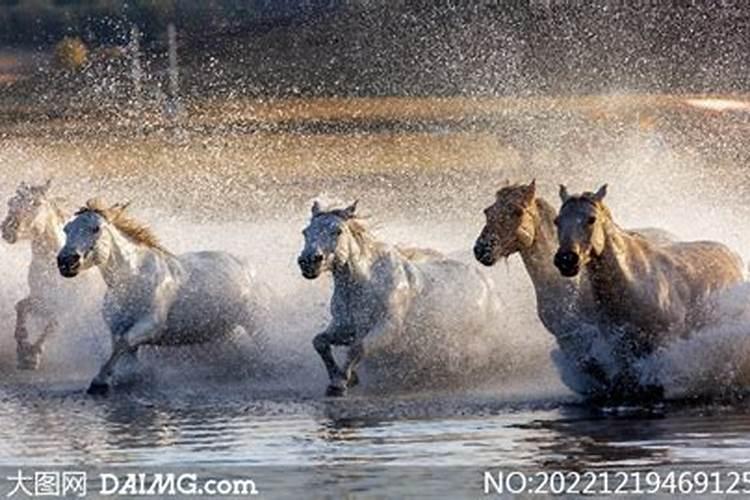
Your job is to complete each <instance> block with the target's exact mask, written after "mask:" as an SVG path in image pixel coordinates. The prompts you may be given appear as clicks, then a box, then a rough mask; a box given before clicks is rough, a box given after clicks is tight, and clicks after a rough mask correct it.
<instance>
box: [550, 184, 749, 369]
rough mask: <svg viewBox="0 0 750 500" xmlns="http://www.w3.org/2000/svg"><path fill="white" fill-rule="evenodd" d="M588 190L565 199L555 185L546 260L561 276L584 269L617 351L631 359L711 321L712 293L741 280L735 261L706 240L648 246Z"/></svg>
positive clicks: (649, 243)
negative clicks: (552, 249) (554, 240)
mask: <svg viewBox="0 0 750 500" xmlns="http://www.w3.org/2000/svg"><path fill="white" fill-rule="evenodd" d="M606 193H607V186H606V185H605V186H602V187H601V188H600V189H599V190H598V191H597V192H596V193H591V192H586V193H583V194H581V195H576V196H571V195H569V194H568V191H567V189H566V188H565V186H560V198H561V199H562V207H561V208H560V212H559V215H558V217H557V219H556V220H555V223H556V225H557V230H558V241H559V248H558V250H557V253H556V254H555V257H554V264H555V266H556V267H557V268H558V269H559V271H560V273H561V274H562V275H563V276H565V277H570V278H573V277H577V276H578V275H579V273H580V272H581V270H583V269H585V270H586V275H587V277H588V279H589V281H590V286H591V291H592V293H593V298H594V303H595V305H596V307H597V318H598V320H599V322H600V323H601V324H602V326H603V327H604V329H606V330H607V331H619V332H621V334H622V337H621V339H622V341H621V342H620V348H621V349H622V351H623V353H624V354H627V355H629V357H630V358H631V359H632V358H634V357H635V358H637V357H641V356H643V355H645V354H648V353H650V352H652V351H654V349H655V348H657V347H659V346H660V345H662V344H663V343H664V342H665V341H666V340H668V339H672V338H675V337H680V336H685V335H687V334H688V333H689V332H690V331H692V330H694V329H695V328H699V327H700V326H702V325H704V324H705V323H706V322H707V321H709V320H710V319H711V309H712V307H711V303H712V301H711V299H712V298H713V297H714V295H715V293H716V292H719V291H721V290H723V289H726V288H728V287H730V286H732V285H735V284H737V283H739V282H741V281H742V280H743V267H742V261H741V259H740V258H739V257H738V256H737V255H736V254H735V253H734V252H732V251H731V250H729V248H727V247H726V246H724V245H722V244H720V243H716V242H712V241H695V242H671V243H668V242H662V243H661V244H656V243H654V242H652V241H649V240H648V239H647V238H645V237H643V236H641V235H639V234H637V233H633V232H628V231H625V230H623V229H621V228H620V227H618V226H617V224H615V222H614V220H613V219H612V215H611V213H610V211H609V209H608V208H607V207H606V206H605V205H604V203H603V200H604V197H605V195H606Z"/></svg>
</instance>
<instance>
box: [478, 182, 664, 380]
mask: <svg viewBox="0 0 750 500" xmlns="http://www.w3.org/2000/svg"><path fill="white" fill-rule="evenodd" d="M485 216H486V224H485V226H484V228H483V229H482V232H481V234H480V235H479V237H478V238H477V241H476V244H475V246H474V255H475V257H476V259H477V260H478V261H479V262H481V263H482V264H484V265H487V266H492V265H494V264H495V263H496V262H497V261H498V260H499V259H503V258H508V257H509V256H511V255H513V254H515V253H518V254H520V256H521V259H522V260H523V263H524V266H525V267H526V271H527V272H528V274H529V277H530V278H531V281H532V284H533V285H534V291H535V294H536V305H537V312H538V315H539V319H540V320H541V322H542V324H543V325H544V326H545V328H546V329H547V330H548V331H549V332H550V333H552V335H554V337H555V339H556V341H557V344H558V346H559V347H560V351H561V353H562V355H563V357H564V359H562V360H558V361H559V363H558V365H561V366H560V368H561V371H562V375H563V379H564V381H565V382H566V384H567V385H568V386H570V387H571V388H572V389H574V390H576V391H577V392H581V393H585V394H590V393H592V392H601V391H606V390H607V386H608V384H609V376H608V374H607V373H606V370H605V367H604V366H602V365H603V363H604V362H605V361H609V360H601V359H597V358H598V357H601V356H602V355H606V354H607V351H608V349H607V346H606V345H602V344H601V342H600V341H602V340H603V339H601V336H600V333H599V330H598V329H597V328H596V323H597V320H596V304H595V301H594V298H593V295H592V292H591V288H590V286H589V282H588V280H587V278H586V276H585V272H584V273H581V274H579V275H578V276H576V277H574V278H565V277H563V276H561V275H560V272H559V271H558V270H557V268H556V267H555V265H554V263H553V258H554V255H555V252H556V251H557V247H558V241H557V228H556V227H555V222H554V221H555V218H556V216H557V210H556V209H555V208H553V207H552V205H551V204H549V203H548V202H547V201H545V200H544V199H542V198H540V197H538V196H537V194H536V182H535V181H532V182H531V183H529V184H528V185H526V184H515V185H510V184H509V185H506V186H505V187H503V188H501V189H500V190H498V191H497V193H496V199H495V202H494V203H493V204H492V205H490V206H489V207H487V209H486V210H485ZM629 233H630V234H641V235H644V236H646V237H648V238H649V240H650V241H651V242H652V243H654V244H659V245H661V244H667V243H670V242H671V241H673V240H674V237H673V236H672V235H670V234H669V233H667V232H666V231H663V230H659V229H654V228H643V229H636V230H631V231H629ZM605 344H606V341H605ZM555 357H556V359H557V355H555ZM571 365H572V368H573V369H574V373H569V370H570V368H571ZM581 375H584V376H585V377H584V378H582V377H581Z"/></svg>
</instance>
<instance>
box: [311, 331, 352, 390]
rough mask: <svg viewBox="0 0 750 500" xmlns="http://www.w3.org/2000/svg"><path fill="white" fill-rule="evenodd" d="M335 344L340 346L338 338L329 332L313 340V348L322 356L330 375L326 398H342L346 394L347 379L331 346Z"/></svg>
mask: <svg viewBox="0 0 750 500" xmlns="http://www.w3.org/2000/svg"><path fill="white" fill-rule="evenodd" d="M334 344H338V342H337V341H336V337H335V335H334V334H333V333H332V332H330V331H328V330H326V331H325V332H323V333H320V334H318V335H316V336H315V338H314V339H313V347H314V348H315V350H316V351H317V352H318V354H319V355H320V359H322V360H323V364H324V365H325V367H326V372H327V373H328V382H329V384H328V388H327V389H326V396H342V395H343V394H344V393H345V392H346V377H344V372H342V371H341V369H340V368H339V366H338V365H337V364H336V360H335V359H334V357H333V351H332V349H331V346H332V345H334Z"/></svg>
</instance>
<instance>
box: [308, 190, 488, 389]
mask: <svg viewBox="0 0 750 500" xmlns="http://www.w3.org/2000/svg"><path fill="white" fill-rule="evenodd" d="M355 206H356V205H352V206H350V207H348V208H346V209H334V210H328V211H325V210H322V209H321V208H320V206H319V205H318V204H317V203H316V204H315V205H314V206H313V210H312V218H311V220H310V224H309V225H308V226H307V228H306V229H305V230H304V235H305V248H304V249H303V251H302V253H301V254H300V257H299V259H298V260H299V265H300V268H301V270H302V274H303V275H304V276H305V277H306V278H308V279H314V278H316V277H318V276H319V275H320V274H321V273H322V272H325V271H330V272H331V273H332V274H333V281H334V290H333V297H332V299H331V305H330V308H331V316H332V318H331V322H330V324H329V325H328V327H327V328H326V329H325V331H323V332H322V333H320V334H318V335H317V336H316V337H315V339H314V341H313V345H314V347H315V349H316V351H317V352H318V353H319V354H320V356H321V358H322V360H323V363H324V364H325V367H326V369H327V372H328V377H329V380H330V385H329V387H328V394H329V395H342V394H344V393H345V392H346V389H347V388H348V387H349V386H350V385H352V384H354V383H356V375H355V374H354V369H355V368H356V366H357V365H358V363H359V362H360V361H361V360H362V359H363V357H365V356H366V355H367V354H368V352H370V351H371V350H372V349H373V347H375V346H376V344H378V343H379V342H388V341H395V342H398V339H399V338H400V337H402V335H403V334H404V332H405V330H406V329H409V328H411V327H414V326H415V324H416V323H419V322H420V320H422V319H423V318H426V317H430V318H432V319H436V320H437V321H438V322H439V323H440V324H441V328H439V330H440V331H453V332H460V333H462V334H463V340H462V341H463V342H464V343H465V345H464V346H462V347H463V348H466V349H470V347H467V346H470V345H471V344H472V342H473V341H474V340H475V339H474V338H473V337H474V336H475V335H476V332H477V331H478V330H480V329H482V328H483V327H486V326H487V324H488V320H491V318H493V316H492V315H493V314H494V313H495V312H496V310H497V303H496V301H497V298H496V296H495V294H494V293H493V290H492V286H491V284H490V283H489V282H488V281H487V280H486V278H484V277H483V276H482V275H481V274H479V273H478V272H477V271H476V270H474V269H472V268H470V267H468V266H466V265H464V264H461V263H460V262H457V261H454V260H450V259H447V258H445V257H443V256H442V255H440V254H438V253H437V252H434V251H420V250H416V249H410V250H402V249H399V248H397V247H393V246H389V245H386V244H384V243H381V242H377V241H375V240H374V239H373V238H372V237H371V236H370V234H369V233H368V232H367V231H366V229H365V227H364V225H363V223H362V221H361V220H360V219H358V218H357V217H356V216H355ZM466 313H469V314H466ZM490 324H491V323H490ZM334 345H345V346H348V347H349V352H348V355H347V360H346V363H345V364H344V366H343V367H342V368H341V367H339V366H338V365H337V363H336V361H335V359H334V358H333V354H332V351H331V346H334Z"/></svg>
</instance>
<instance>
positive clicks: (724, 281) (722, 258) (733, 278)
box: [663, 241, 744, 290]
mask: <svg viewBox="0 0 750 500" xmlns="http://www.w3.org/2000/svg"><path fill="white" fill-rule="evenodd" d="M663 251H665V252H667V253H668V254H669V255H670V256H672V257H673V258H674V259H675V261H676V262H677V263H678V265H679V266H680V269H681V270H682V272H683V273H684V274H685V275H686V276H687V277H688V278H689V279H690V281H692V282H694V283H696V284H702V285H703V286H704V287H708V288H710V289H712V290H713V289H721V288H725V287H727V286H730V285H733V284H736V283H739V282H741V281H742V280H743V279H744V270H743V265H742V259H741V258H740V257H739V255H737V254H736V253H735V252H733V251H732V250H730V249H729V248H728V247H727V246H725V245H723V244H721V243H717V242H714V241H690V242H675V243H672V244H670V245H667V246H665V247H663Z"/></svg>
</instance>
